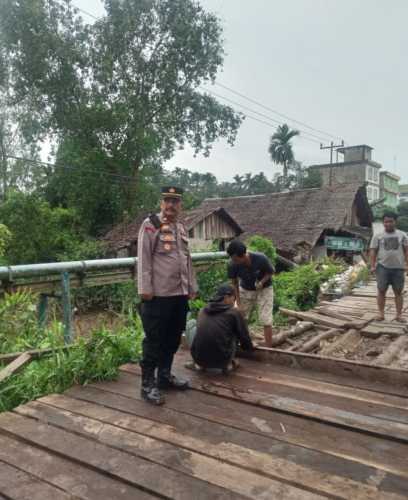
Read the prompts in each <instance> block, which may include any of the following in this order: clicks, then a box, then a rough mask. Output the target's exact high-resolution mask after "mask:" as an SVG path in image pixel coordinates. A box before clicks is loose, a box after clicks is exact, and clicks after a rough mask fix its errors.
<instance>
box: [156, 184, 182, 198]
mask: <svg viewBox="0 0 408 500" xmlns="http://www.w3.org/2000/svg"><path fill="white" fill-rule="evenodd" d="M183 193H184V190H183V189H181V188H179V187H176V186H164V187H162V188H161V196H162V198H178V199H181V197H182V196H183Z"/></svg>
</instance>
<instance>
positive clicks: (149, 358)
mask: <svg viewBox="0 0 408 500" xmlns="http://www.w3.org/2000/svg"><path fill="white" fill-rule="evenodd" d="M187 312H188V297H187V296H185V295H181V296H175V297H154V298H153V300H151V301H146V302H143V304H142V309H141V316H142V323H143V329H144V332H145V337H144V340H143V356H142V361H141V363H140V364H141V367H142V370H143V371H144V372H145V373H146V374H150V375H151V374H152V373H154V371H155V369H156V368H158V369H159V372H163V373H164V372H170V370H171V365H172V363H173V357H174V355H175V353H176V352H177V349H178V348H179V346H180V341H181V334H182V333H183V331H184V330H185V328H186V319H187Z"/></svg>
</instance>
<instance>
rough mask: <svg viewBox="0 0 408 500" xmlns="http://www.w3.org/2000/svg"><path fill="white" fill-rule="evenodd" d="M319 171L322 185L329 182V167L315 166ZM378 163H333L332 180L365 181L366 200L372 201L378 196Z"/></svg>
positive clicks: (362, 182)
mask: <svg viewBox="0 0 408 500" xmlns="http://www.w3.org/2000/svg"><path fill="white" fill-rule="evenodd" d="M313 168H317V169H318V170H319V172H320V173H321V176H322V184H323V186H328V185H329V184H330V167H328V166H327V165H325V166H322V167H319V166H318V165H317V166H316V167H313ZM380 168H381V167H380V165H378V167H377V166H376V165H372V164H369V163H367V162H362V163H357V164H351V165H348V164H341V163H333V167H332V169H331V170H332V180H333V182H337V183H340V184H341V183H346V182H350V183H356V184H364V183H365V182H366V183H367V197H368V201H369V202H372V201H375V200H378V199H379V198H380V172H379V171H380Z"/></svg>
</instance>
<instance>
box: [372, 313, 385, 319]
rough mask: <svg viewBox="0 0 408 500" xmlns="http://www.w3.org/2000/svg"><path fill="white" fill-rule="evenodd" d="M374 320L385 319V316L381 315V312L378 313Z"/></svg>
mask: <svg viewBox="0 0 408 500" xmlns="http://www.w3.org/2000/svg"><path fill="white" fill-rule="evenodd" d="M374 321H385V317H384V316H382V315H381V314H379V315H378V316H376V317H375V318H374Z"/></svg>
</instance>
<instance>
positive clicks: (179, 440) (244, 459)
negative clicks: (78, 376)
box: [39, 395, 402, 499]
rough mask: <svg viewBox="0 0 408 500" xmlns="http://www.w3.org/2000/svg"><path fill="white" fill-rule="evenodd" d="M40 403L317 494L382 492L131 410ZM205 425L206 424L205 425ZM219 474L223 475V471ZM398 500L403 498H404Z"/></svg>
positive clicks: (56, 400) (62, 399) (56, 398)
mask: <svg viewBox="0 0 408 500" xmlns="http://www.w3.org/2000/svg"><path fill="white" fill-rule="evenodd" d="M39 402H40V403H44V404H47V405H51V406H55V407H56V408H59V409H61V410H65V411H69V412H74V413H75V414H79V415H81V416H86V417H89V418H92V419H96V420H98V421H101V422H104V423H106V424H110V425H115V426H118V427H120V428H123V429H126V430H129V431H131V432H135V433H138V434H143V435H145V436H149V437H152V438H156V439H160V440H161V441H164V442H167V443H170V444H172V445H176V446H180V447H182V448H183V449H186V450H188V451H190V452H192V453H195V452H198V453H201V454H202V455H205V456H209V457H211V458H215V459H218V460H222V462H225V463H230V464H232V465H235V466H237V467H240V468H243V469H244V470H246V469H249V470H252V471H253V472H258V471H259V472H261V473H262V474H263V475H265V476H267V477H272V478H275V479H278V480H284V481H286V482H291V483H293V484H294V485H295V486H297V487H307V488H308V490H309V491H312V492H314V493H317V494H329V495H335V496H338V497H339V498H344V499H348V498H350V497H351V496H353V495H355V494H358V495H363V496H364V497H365V498H367V499H368V498H378V499H379V498H380V496H379V495H380V492H379V491H378V489H377V487H375V486H373V485H365V484H362V483H360V482H357V481H353V480H350V479H349V478H344V477H341V476H338V475H336V474H330V475H329V474H327V473H324V474H322V473H320V472H319V471H317V470H312V469H309V468H307V467H304V466H301V465H296V464H295V463H293V462H291V461H289V460H284V459H280V458H278V457H274V456H273V455H272V454H270V453H263V452H259V451H256V450H253V449H251V450H250V449H248V448H246V447H243V446H240V445H237V444H233V443H230V442H227V441H225V440H224V441H222V442H219V443H212V442H208V441H203V440H201V439H198V438H196V437H191V436H188V435H186V433H185V432H183V431H177V430H176V429H175V428H174V427H172V426H170V425H166V424H163V423H158V422H155V424H154V426H152V422H151V420H150V419H145V418H140V417H138V416H135V415H129V413H128V411H127V412H126V413H122V412H120V411H118V410H117V409H111V408H106V407H102V406H100V405H97V404H90V403H86V402H84V401H80V400H76V399H72V398H69V397H66V396H61V395H52V396H47V397H45V398H42V399H41V400H40V401H39ZM129 409H130V405H129V407H128V410H129ZM202 425H203V426H204V425H205V424H204V422H203V423H202ZM219 473H221V470H220V471H219ZM242 480H245V478H244V477H242ZM390 495H391V497H390V498H392V497H393V495H392V494H390ZM399 498H401V499H402V497H399Z"/></svg>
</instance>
